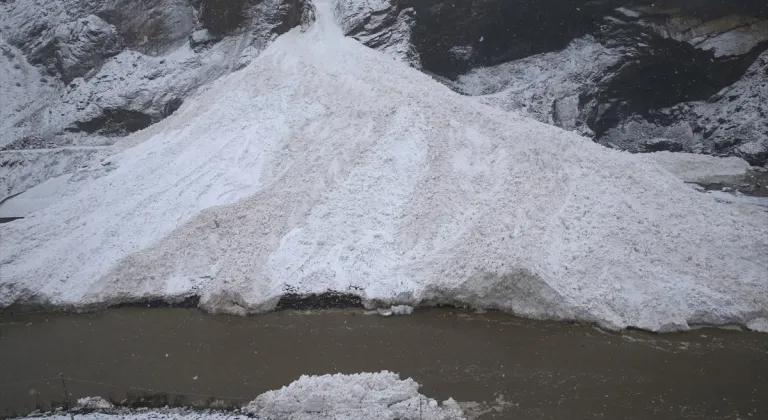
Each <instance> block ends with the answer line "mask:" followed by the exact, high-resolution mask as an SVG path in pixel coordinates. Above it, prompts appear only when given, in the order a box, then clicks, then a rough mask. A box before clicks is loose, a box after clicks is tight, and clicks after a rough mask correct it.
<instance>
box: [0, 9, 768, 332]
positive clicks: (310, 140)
mask: <svg viewBox="0 0 768 420" xmlns="http://www.w3.org/2000/svg"><path fill="white" fill-rule="evenodd" d="M316 6H317V23H316V24H315V25H314V26H313V27H312V28H310V29H309V30H308V31H307V32H306V33H302V32H300V31H298V30H293V31H291V32H289V33H288V34H286V35H283V36H281V37H280V38H278V39H277V40H276V41H275V42H274V43H273V44H272V45H270V47H268V48H267V49H266V50H265V51H264V52H263V53H262V54H261V55H260V56H259V57H258V58H257V59H255V60H254V61H253V62H252V63H251V64H250V65H249V66H248V67H247V68H245V69H243V70H242V71H239V72H235V73H233V74H230V75H228V76H226V77H224V78H222V79H219V80H218V81H216V82H214V83H213V84H212V85H211V86H210V88H209V89H207V91H206V92H205V93H204V94H202V95H200V96H199V97H198V98H196V99H195V100H194V101H188V102H187V103H186V104H185V105H183V106H182V107H181V108H180V109H179V110H178V111H176V112H175V113H174V114H173V115H172V116H171V117H169V118H167V119H166V120H164V121H162V122H160V123H158V124H155V125H153V126H151V127H149V128H148V129H146V130H143V131H141V132H139V133H136V134H135V135H133V136H131V137H129V138H127V139H126V140H127V141H129V142H131V143H132V144H136V146H135V147H133V148H131V149H128V150H126V151H124V152H123V153H121V154H119V155H115V156H113V157H111V162H112V164H111V165H110V166H112V167H114V169H113V170H111V171H110V172H108V173H107V174H105V175H103V176H101V177H99V178H97V179H94V180H91V181H84V182H88V184H86V185H85V186H84V187H83V188H82V189H81V190H80V192H79V193H77V194H72V195H67V196H65V197H63V198H62V199H60V200H59V201H58V202H56V203H55V204H52V205H50V206H48V207H46V208H44V209H42V210H40V211H38V212H35V213H33V214H31V215H30V216H29V217H27V218H25V219H23V220H17V221H14V222H11V223H8V224H4V225H0V237H2V252H1V253H0V264H2V279H0V306H5V305H10V304H12V303H14V302H38V303H43V304H49V305H56V306H65V307H67V306H69V307H71V306H74V307H83V306H94V305H95V306H98V305H105V304H111V303H116V302H123V301H131V300H139V299H154V298H164V299H175V298H179V297H185V296H190V295H197V296H200V304H201V306H202V307H204V308H206V309H208V310H211V311H214V312H230V313H241V314H243V313H256V312H261V311H267V310H271V309H273V308H275V306H276V304H277V301H278V300H279V298H280V297H281V296H282V295H284V294H286V293H298V294H308V293H324V292H326V291H329V290H331V291H336V292H341V293H350V294H355V295H358V296H360V297H361V298H362V299H363V301H364V303H365V304H366V305H367V306H368V307H389V306H391V305H411V306H413V305H418V304H425V303H426V304H429V303H456V304H466V305H471V306H474V307H478V308H498V309H502V310H506V311H510V312H514V313H517V314H520V315H524V316H529V317H536V318H554V319H582V320H588V321H597V322H600V323H601V324H602V325H605V326H607V327H612V328H622V327H627V326H635V327H640V328H645V329H650V330H670V329H686V328H688V324H689V323H697V324H699V323H707V324H724V323H729V324H730V323H737V324H742V325H744V324H746V323H747V322H749V321H750V320H752V319H754V318H756V317H760V316H763V317H764V316H766V315H768V218H766V217H765V213H764V212H763V211H761V210H760V209H759V208H757V207H747V206H736V205H728V204H724V203H718V202H717V201H716V200H715V199H714V198H713V197H711V196H709V195H706V194H701V193H699V192H696V191H694V190H692V189H691V188H689V187H687V186H686V185H685V184H684V183H683V182H682V181H681V180H680V179H679V178H678V177H677V176H675V175H673V174H671V173H670V172H668V171H667V170H666V169H664V167H663V166H661V165H659V164H658V163H657V162H655V161H653V160H649V159H648V158H646V157H641V156H636V155H630V154H628V153H623V152H619V151H614V150H609V149H606V148H603V147H601V146H599V145H597V144H594V143H593V142H591V141H589V140H587V139H585V138H582V137H579V136H577V135H575V134H573V133H568V132H564V131H563V130H561V129H559V128H556V127H552V126H548V125H545V124H541V123H539V122H536V121H533V120H531V119H529V118H526V117H522V116H519V115H516V114H513V113H508V112H504V111H502V110H499V109H495V108H492V107H488V106H484V105H482V104H478V103H477V101H476V100H473V99H472V98H469V97H465V96H461V95H459V94H456V93H455V92H453V91H451V90H450V89H448V88H447V87H445V86H443V85H441V84H439V83H438V82H436V81H434V80H432V79H431V78H430V77H428V76H426V75H424V74H421V73H420V72H418V71H417V70H414V69H412V68H409V67H408V66H406V65H404V64H403V63H399V62H397V61H394V60H392V59H391V58H389V57H387V56H385V55H383V54H382V53H380V52H377V51H374V50H371V49H368V48H366V47H364V46H363V45H361V44H359V43H358V42H356V41H354V40H352V39H348V38H344V36H343V35H342V33H341V31H340V29H339V28H338V26H337V25H336V24H335V22H334V21H333V17H332V12H331V10H330V9H331V6H330V5H329V4H327V3H323V2H318V3H317V4H316Z"/></svg>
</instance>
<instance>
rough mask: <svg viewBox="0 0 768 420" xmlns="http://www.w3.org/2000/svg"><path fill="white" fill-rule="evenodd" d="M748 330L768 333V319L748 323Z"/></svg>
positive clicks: (758, 319) (756, 319)
mask: <svg viewBox="0 0 768 420" xmlns="http://www.w3.org/2000/svg"><path fill="white" fill-rule="evenodd" d="M747 328H749V329H750V330H752V331H757V332H764V333H768V318H755V319H753V320H752V321H750V322H748V323H747Z"/></svg>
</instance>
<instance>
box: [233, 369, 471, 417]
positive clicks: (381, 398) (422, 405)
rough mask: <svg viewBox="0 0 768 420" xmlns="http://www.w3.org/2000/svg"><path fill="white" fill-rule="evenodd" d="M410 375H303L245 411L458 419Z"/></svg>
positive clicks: (451, 405) (455, 408)
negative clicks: (427, 394) (427, 395)
mask: <svg viewBox="0 0 768 420" xmlns="http://www.w3.org/2000/svg"><path fill="white" fill-rule="evenodd" d="M418 389H419V384H418V383H416V382H415V381H414V380H413V379H410V378H409V379H406V380H401V379H400V377H399V376H398V375H397V374H395V373H392V372H387V371H383V372H379V373H359V374H353V375H342V374H336V375H323V376H302V377H301V378H299V380H297V381H295V382H293V383H291V384H290V385H288V386H286V387H283V388H282V389H279V390H277V391H269V392H266V393H264V394H261V395H259V396H258V397H256V399H255V400H253V401H252V402H251V403H250V404H248V405H247V406H246V407H245V408H244V411H245V412H248V413H250V414H253V415H255V416H256V417H257V418H263V419H314V418H332V419H337V420H346V419H348V420H357V419H370V420H377V419H382V420H384V419H424V420H439V419H444V420H448V419H456V420H458V419H463V418H464V416H463V414H462V411H461V408H460V407H459V405H458V404H457V403H456V402H455V401H454V400H453V399H449V400H448V401H445V402H444V403H443V404H442V405H440V404H438V402H437V401H435V400H433V399H429V398H426V397H424V396H422V395H420V394H419V393H418Z"/></svg>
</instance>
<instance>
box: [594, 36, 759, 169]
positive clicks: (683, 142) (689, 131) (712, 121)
mask: <svg viewBox="0 0 768 420" xmlns="http://www.w3.org/2000/svg"><path fill="white" fill-rule="evenodd" d="M657 137H665V138H669V139H674V141H676V142H677V143H679V144H680V147H681V148H682V150H685V151H695V152H705V153H709V154H715V155H735V156H741V157H743V158H744V159H746V160H747V161H748V162H749V163H751V164H752V165H757V166H764V165H768V51H765V52H763V53H762V54H761V55H760V56H759V57H758V58H757V60H755V62H754V63H753V64H752V65H751V66H750V67H749V69H747V71H746V72H745V73H744V76H743V77H742V78H741V79H740V80H739V81H737V82H736V83H734V84H733V85H730V86H728V87H726V88H724V89H722V90H721V91H719V92H717V93H716V94H715V95H713V96H712V97H710V98H709V99H707V100H705V101H696V102H690V103H685V104H681V105H676V106H674V107H671V108H665V109H661V110H658V111H655V112H650V113H649V114H648V115H647V116H646V117H641V116H633V117H631V118H629V119H628V120H626V121H624V122H622V123H620V124H619V125H618V126H616V127H615V128H612V129H610V130H608V131H607V132H606V135H605V136H604V138H603V141H605V142H611V143H616V144H619V145H621V146H623V148H625V149H628V150H631V151H644V150H641V148H642V147H643V144H644V143H646V142H647V141H648V140H649V139H653V138H657Z"/></svg>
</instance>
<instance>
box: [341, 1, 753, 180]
mask: <svg viewBox="0 0 768 420" xmlns="http://www.w3.org/2000/svg"><path fill="white" fill-rule="evenodd" d="M349 3H350V2H349V1H345V0H339V4H345V5H347V6H345V7H339V8H338V10H337V12H338V13H339V14H340V17H339V18H340V19H341V20H342V21H352V22H363V24H358V25H356V26H354V25H353V26H354V27H350V28H349V29H347V32H348V35H349V36H353V37H355V38H357V39H359V40H360V41H361V42H363V43H365V44H366V45H369V46H370V47H372V48H379V49H382V50H384V51H389V50H390V49H389V47H386V46H384V47H383V48H382V45H381V44H380V43H379V42H376V41H373V40H377V39H378V37H382V36H383V37H384V38H385V39H388V40H391V39H396V40H397V42H398V45H400V47H399V49H398V52H397V53H395V54H393V55H394V56H396V57H398V58H400V59H403V60H405V61H407V62H409V63H412V64H413V65H414V66H416V67H419V68H422V69H423V70H424V71H426V72H429V73H431V74H434V75H435V76H437V77H439V78H440V79H441V80H443V81H445V82H446V83H447V84H448V85H449V86H451V87H452V88H454V89H455V90H457V91H459V92H462V93H465V94H468V95H477V96H478V99H479V100H481V101H483V102H485V103H488V104H491V105H494V106H499V107H502V108H505V109H510V110H518V111H524V112H528V113H530V114H531V115H533V116H534V117H535V118H538V119H540V120H542V121H546V122H549V123H553V124H557V125H559V126H561V127H563V128H566V129H575V130H578V131H579V132H581V133H582V134H585V135H588V136H591V137H592V138H594V139H595V140H596V141H598V142H601V143H603V144H606V145H609V146H611V147H620V148H623V149H627V150H630V151H634V152H642V151H655V150H674V151H689V152H702V153H712V154H724V155H737V156H742V157H744V158H745V159H747V160H748V161H750V162H751V163H752V164H755V165H766V163H768V161H767V160H766V157H765V156H766V155H768V144H767V143H766V140H765V139H766V137H768V131H766V128H765V124H764V120H765V117H764V111H763V109H764V107H765V106H766V105H765V96H764V94H763V93H762V92H764V91H765V89H762V90H761V89H760V87H761V86H763V85H764V84H765V83H767V82H766V81H767V80H768V75H766V74H765V71H761V69H764V64H762V63H763V62H764V59H765V56H764V55H761V54H763V52H764V51H765V50H766V49H768V3H766V2H763V1H752V0H749V1H742V2H738V4H735V3H734V2H721V1H712V0H701V1H692V0H690V1H689V0H667V1H654V2H650V1H648V2H645V1H634V2H633V1H626V0H593V1H586V0H579V1H569V2H566V1H562V0H543V1H535V2H534V1H526V0H515V1H499V0H466V1H453V2H447V1H439V0H389V1H388V0H378V1H376V0H367V1H359V2H353V3H354V4H356V5H358V7H350V6H349V5H348V4H349ZM359 5H363V6H359ZM404 12H405V16H407V18H399V16H402V15H403V14H404ZM374 16H378V17H379V18H378V19H376V24H374V25H370V24H367V22H369V20H370V18H371V17H374ZM366 19H368V20H366ZM387 22H389V24H386V23H387ZM406 23H407V24H406ZM400 51H407V54H403V53H400ZM753 90H756V91H753ZM724 98H727V99H724ZM726 102H727V105H726ZM726 109H727V114H725V112H726V111H725V110H726ZM715 110H722V111H715ZM714 114H717V116H715V115H714Z"/></svg>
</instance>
